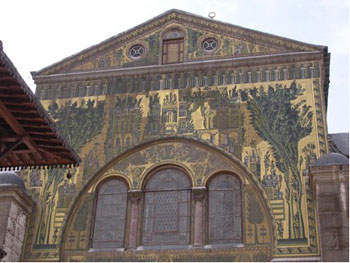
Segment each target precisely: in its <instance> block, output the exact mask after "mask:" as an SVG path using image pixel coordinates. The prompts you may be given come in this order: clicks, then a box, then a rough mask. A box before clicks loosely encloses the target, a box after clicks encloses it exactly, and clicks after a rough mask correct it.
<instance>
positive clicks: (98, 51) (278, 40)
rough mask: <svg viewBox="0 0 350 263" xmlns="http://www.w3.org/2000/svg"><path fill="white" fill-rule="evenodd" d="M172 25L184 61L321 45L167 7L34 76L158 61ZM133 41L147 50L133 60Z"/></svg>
mask: <svg viewBox="0 0 350 263" xmlns="http://www.w3.org/2000/svg"><path fill="white" fill-rule="evenodd" d="M171 28H177V29H179V30H180V31H182V32H183V35H184V41H185V45H184V62H192V61H198V60H213V59H222V58H235V57H247V56H248V57H249V56H259V55H267V54H283V53H290V52H307V51H321V50H322V47H320V46H315V45H310V44H306V43H302V42H298V41H294V40H290V39H286V38H282V37H278V36H274V35H270V34H266V33H262V32H258V31H254V30H250V29H246V28H241V27H238V26H234V25H231V24H226V23H222V22H219V21H216V20H212V19H207V18H204V17H199V16H196V15H192V14H188V13H185V12H182V11H178V10H170V11H168V12H166V13H164V14H163V15H160V16H158V17H156V18H154V19H152V20H150V21H148V22H146V23H144V24H141V25H139V26H137V27H135V28H132V29H130V30H129V31H126V32H125V33H121V34H119V35H117V36H115V37H112V38H110V39H108V40H106V41H104V42H102V43H100V44H98V45H95V46H92V47H90V48H88V49H86V50H83V51H82V52H80V53H78V54H76V55H73V56H71V57H68V58H66V59H64V60H62V61H60V62H58V63H56V64H53V65H51V66H49V67H47V68H44V69H42V70H40V71H38V72H36V73H35V75H34V78H35V76H40V75H50V74H58V73H69V72H80V71H95V70H104V69H117V68H130V67H139V66H150V65H158V64H161V58H160V56H161V52H162V36H163V34H164V32H166V31H167V30H169V29H171ZM210 37H213V38H215V39H217V41H218V47H217V48H216V49H215V51H213V52H206V51H204V49H203V48H202V43H203V41H204V40H205V39H206V38H210ZM135 44H141V45H143V46H144V47H145V50H146V52H145V54H144V55H143V56H142V57H141V58H139V59H136V60H135V59H132V58H131V57H130V55H129V50H130V48H131V47H132V46H133V45H135Z"/></svg>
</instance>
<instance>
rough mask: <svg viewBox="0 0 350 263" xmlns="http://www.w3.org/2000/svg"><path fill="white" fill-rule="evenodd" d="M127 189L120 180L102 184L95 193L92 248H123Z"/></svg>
mask: <svg viewBox="0 0 350 263" xmlns="http://www.w3.org/2000/svg"><path fill="white" fill-rule="evenodd" d="M127 191H128V187H127V185H126V184H125V182H124V181H122V180H120V179H116V178H113V179H110V180H107V181H105V182H103V183H102V184H101V185H100V186H99V188H98V193H97V201H96V217H95V228H94V235H93V244H92V247H93V248H121V247H123V246H124V231H125V219H126V204H127Z"/></svg>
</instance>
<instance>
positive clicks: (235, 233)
mask: <svg viewBox="0 0 350 263" xmlns="http://www.w3.org/2000/svg"><path fill="white" fill-rule="evenodd" d="M208 190H209V209H208V214H209V219H208V243H209V244H239V243H242V242H243V241H242V196H241V184H240V181H239V179H238V178H237V177H235V176H232V175H229V174H219V175H216V176H215V177H214V178H213V179H212V180H210V182H209V185H208Z"/></svg>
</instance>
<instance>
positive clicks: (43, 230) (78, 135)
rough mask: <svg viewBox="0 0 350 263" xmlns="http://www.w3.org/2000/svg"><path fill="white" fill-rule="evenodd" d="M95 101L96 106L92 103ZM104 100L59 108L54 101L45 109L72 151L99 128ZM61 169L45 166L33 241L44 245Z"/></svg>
mask: <svg viewBox="0 0 350 263" xmlns="http://www.w3.org/2000/svg"><path fill="white" fill-rule="evenodd" d="M95 104H96V105H95ZM104 105H105V103H104V102H99V103H95V101H94V100H88V101H87V102H85V101H84V100H82V101H81V103H80V105H78V103H77V102H74V103H70V102H67V103H66V104H65V105H64V106H63V107H61V108H59V107H58V105H57V103H53V104H52V105H51V106H49V109H48V112H49V114H50V116H51V117H52V118H53V119H54V120H55V121H56V124H57V127H58V129H59V132H60V134H61V135H62V136H63V137H64V138H66V140H67V141H68V143H69V144H70V145H71V146H72V147H73V149H74V150H75V151H76V152H78V153H79V152H80V150H81V148H82V147H83V146H84V145H85V144H86V143H87V142H89V141H90V140H91V139H92V138H94V137H95V136H96V135H98V134H99V133H100V132H101V130H102V127H103V121H101V120H103V119H104ZM64 172H65V169H64V168H54V169H49V170H48V173H47V181H46V183H45V187H44V189H43V193H44V195H45V196H44V203H43V204H42V206H41V213H40V221H39V222H40V223H39V231H38V233H37V240H36V243H38V244H48V243H49V239H50V235H51V230H52V227H51V218H52V215H53V207H54V204H55V197H56V193H57V190H58V186H59V184H60V183H61V182H62V181H63V179H64Z"/></svg>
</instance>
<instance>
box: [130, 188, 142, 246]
mask: <svg viewBox="0 0 350 263" xmlns="http://www.w3.org/2000/svg"><path fill="white" fill-rule="evenodd" d="M141 198H142V191H140V190H130V191H129V192H128V200H129V201H130V203H131V213H130V231H129V248H131V249H135V248H136V247H137V230H138V228H137V226H138V218H139V206H140V200H141Z"/></svg>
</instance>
